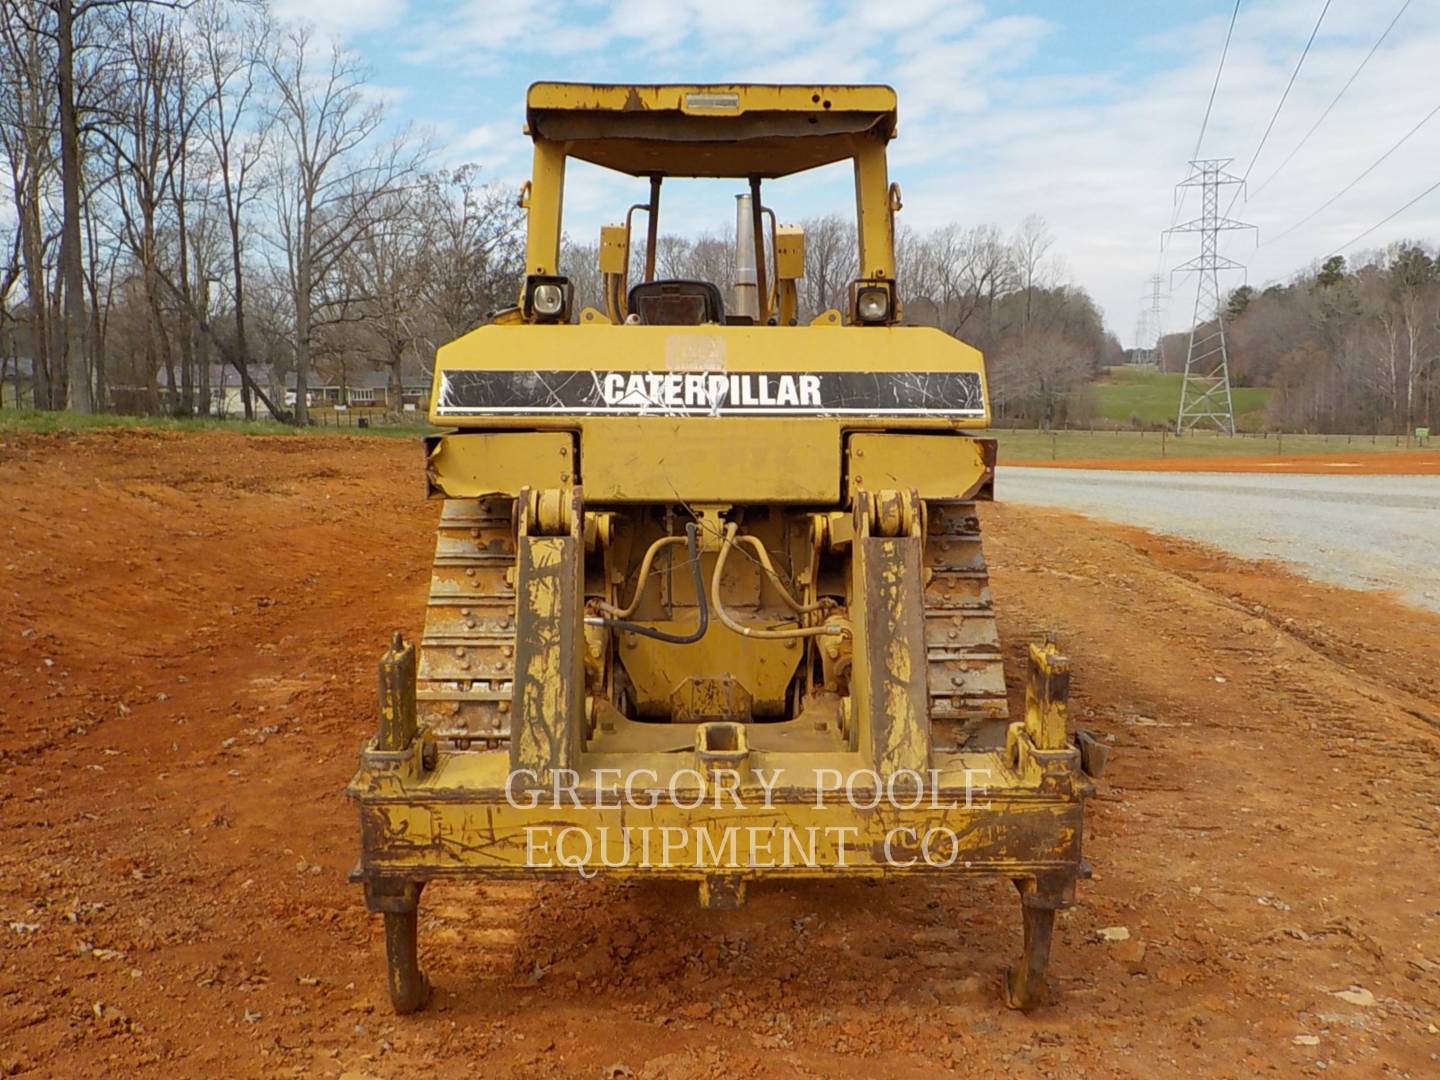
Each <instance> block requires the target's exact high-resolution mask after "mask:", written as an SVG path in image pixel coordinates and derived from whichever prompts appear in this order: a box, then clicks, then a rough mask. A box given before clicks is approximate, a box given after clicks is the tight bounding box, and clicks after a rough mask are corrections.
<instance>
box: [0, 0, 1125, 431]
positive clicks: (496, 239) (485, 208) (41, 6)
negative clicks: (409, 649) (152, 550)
mask: <svg viewBox="0 0 1440 1080" xmlns="http://www.w3.org/2000/svg"><path fill="white" fill-rule="evenodd" d="M0 3H3V11H4V20H3V24H0V159H3V162H4V166H5V168H4V176H3V183H4V185H5V186H6V187H8V193H9V197H10V203H11V207H12V213H11V214H9V215H6V219H7V220H8V223H7V224H5V225H0V259H3V260H4V261H3V263H0V382H3V381H4V380H5V379H6V378H7V377H8V378H9V379H10V380H11V382H12V384H13V392H12V393H11V394H9V395H8V396H9V399H10V400H14V401H17V402H18V401H21V400H22V389H23V390H24V391H25V393H24V397H26V398H28V399H29V401H30V403H32V404H33V405H34V406H36V407H38V408H47V409H61V408H72V409H76V410H78V411H82V412H91V411H101V410H116V411H129V412H142V411H143V412H152V413H158V412H174V413H179V414H186V415H207V414H209V413H211V412H212V409H213V408H214V407H215V402H216V401H217V399H218V397H219V395H218V392H217V390H218V388H217V387H216V386H215V385H214V383H215V381H216V379H217V378H220V377H223V378H224V379H225V380H226V381H227V384H228V385H231V386H234V385H237V384H238V386H239V394H240V398H241V403H242V408H243V412H244V414H245V416H246V417H247V418H251V417H254V416H256V415H260V414H263V413H267V412H268V413H269V414H270V415H272V416H274V417H276V418H280V419H286V420H293V421H294V422H297V423H305V422H307V419H308V417H307V399H308V393H307V391H308V390H309V388H310V387H311V386H313V385H315V383H316V381H317V380H320V381H323V382H326V383H335V382H338V383H339V384H341V385H342V386H343V385H345V384H346V381H347V379H354V378H357V377H358V376H359V375H360V374H361V373H364V372H372V371H376V370H384V371H386V372H387V373H388V382H389V386H390V390H391V393H390V395H389V400H390V401H391V402H398V401H400V400H401V398H402V384H403V381H404V373H405V372H415V373H423V372H424V371H425V370H426V369H428V368H429V367H430V365H431V363H432V358H433V355H434V350H435V348H436V347H437V346H438V345H439V344H442V343H443V342H445V341H448V340H451V339H453V338H455V337H458V336H460V335H461V334H464V333H465V332H467V331H469V330H470V329H473V328H474V327H475V326H477V325H480V324H481V323H482V322H483V321H484V320H485V318H486V317H487V315H488V314H489V313H491V312H493V311H494V310H496V309H498V308H501V307H505V306H508V305H509V304H512V303H513V302H514V298H515V297H516V295H517V293H518V291H519V286H520V282H521V278H522V276H523V272H524V211H523V210H522V209H521V208H520V207H519V206H518V203H517V194H518V193H517V191H516V190H515V189H514V188H513V187H512V186H507V185H503V184H500V183H496V182H487V181H486V180H485V178H484V177H483V175H482V172H481V170H480V168H479V167H478V166H476V165H465V166H461V167H459V168H452V169H444V168H437V167H435V166H434V164H433V159H434V155H433V154H432V147H431V145H430V142H429V140H428V139H427V138H426V137H425V136H424V135H423V134H422V133H419V132H417V131H415V130H414V129H412V128H409V127H404V126H401V125H399V124H397V123H396V122H394V121H393V119H392V118H390V117H388V116H387V115H386V110H385V107H384V104H383V102H382V101H381V100H380V99H379V98H377V97H376V95H375V94H374V93H373V92H372V90H371V88H370V87H369V84H368V78H369V73H368V71H367V70H366V68H365V66H364V65H363V64H362V63H361V62H360V60H359V58H358V57H357V56H356V55H355V54H353V53H351V52H349V51H347V50H346V49H344V48H342V47H339V46H337V45H334V44H332V43H328V42H324V41H321V40H320V39H318V38H317V37H316V36H315V35H314V34H313V32H312V31H311V30H309V29H307V28H305V27H303V26H292V25H284V24H281V23H279V22H277V20H276V19H275V18H274V17H273V16H272V14H271V13H270V11H269V10H268V8H267V7H266V6H265V5H264V3H262V2H258V0H257V2H245V0H194V2H188V3H180V2H163V0H0ZM803 224H804V225H805V229H806V249H807V257H806V276H805V278H804V279H803V280H802V282H801V298H802V304H803V309H804V311H805V312H806V314H807V315H814V314H818V313H820V312H822V311H824V310H826V309H827V308H831V307H836V308H841V309H844V307H845V306H846V303H847V298H848V290H849V286H850V282H851V281H852V280H853V278H854V277H855V276H856V274H857V272H858V270H857V266H856V255H857V252H856V242H855V230H854V223H853V221H851V220H847V219H845V218H843V217H841V216H839V215H826V216H819V217H814V218H811V219H809V220H807V221H805V222H803ZM637 247H638V245H637ZM1052 248H1053V239H1052V237H1051V235H1050V233H1049V231H1048V230H1047V229H1046V227H1045V225H1044V223H1043V222H1042V221H1040V220H1039V219H1038V218H1031V219H1027V220H1026V221H1025V222H1024V223H1023V224H1022V225H1021V226H1020V227H1019V228H1018V229H1016V230H1015V231H1014V233H1013V234H1011V235H1008V236H1007V235H1005V234H1003V233H1002V232H1001V231H1000V230H999V229H998V228H995V227H994V226H978V227H973V228H962V227H961V226H958V225H951V226H946V227H944V228H940V229H935V230H929V231H923V232H921V231H914V230H909V229H905V228H903V227H902V228H901V229H900V230H899V232H898V235H897V262H898V277H899V281H900V290H901V295H902V297H903V298H904V300H905V304H906V319H907V321H909V322H919V323H926V324H929V325H933V326H938V327H940V328H942V329H944V330H946V331H947V332H949V333H952V334H955V335H956V336H958V337H961V338H963V339H965V340H966V341H969V342H970V343H971V344H974V345H976V346H977V347H979V348H981V349H982V350H983V351H984V352H985V353H986V354H987V362H988V368H989V378H990V387H991V396H992V400H993V404H994V407H995V411H996V413H997V415H999V416H1007V417H1017V418H1026V419H1031V420H1040V421H1042V422H1057V421H1059V420H1063V419H1065V418H1066V417H1067V415H1069V414H1072V413H1073V412H1074V410H1075V408H1076V404H1075V403H1076V401H1077V400H1080V397H1081V395H1079V394H1078V393H1077V390H1078V388H1079V387H1080V386H1081V385H1082V384H1083V383H1084V382H1085V381H1087V380H1088V379H1089V378H1090V377H1091V376H1092V375H1093V374H1094V373H1095V372H1097V371H1098V369H1099V367H1100V366H1101V365H1103V364H1108V363H1115V362H1118V359H1119V356H1120V350H1119V345H1118V343H1117V342H1116V341H1115V340H1114V338H1113V336H1111V335H1109V334H1108V333H1107V332H1106V331H1105V329H1104V326H1103V323H1102V320H1101V317H1100V313H1099V311H1098V310H1097V309H1096V307H1095V305H1094V303H1093V302H1092V301H1091V300H1090V299H1089V297H1088V296H1087V295H1086V294H1085V292H1084V291H1083V290H1082V289H1079V288H1077V287H1075V286H1074V285H1071V284H1068V283H1067V282H1066V281H1065V275H1064V268H1063V265H1062V264H1061V263H1060V261H1059V260H1058V259H1056V258H1055V257H1054V255H1053V253H1052ZM637 254H638V253H637ZM656 256H657V258H656V264H657V273H658V274H659V276H662V277H671V278H676V277H684V278H699V279H702V280H707V281H712V282H714V283H716V284H717V285H720V286H721V287H722V289H727V290H728V287H729V285H730V284H731V276H732V274H733V266H734V260H733V238H732V237H731V236H729V235H728V230H726V231H724V232H716V233H711V234H703V235H700V236H696V237H684V236H676V235H664V234H662V235H661V236H660V238H659V241H658V246H657V252H656ZM597 261H598V260H597V251H596V246H595V245H594V244H593V243H579V242H574V241H572V240H570V239H567V240H566V242H565V245H564V260H563V263H564V269H565V270H566V272H567V273H568V274H569V276H570V277H571V279H572V281H573V282H574V283H575V286H576V296H577V299H578V300H579V301H580V302H582V303H586V302H588V303H592V304H595V305H596V306H599V281H598V279H599V272H598V267H597ZM576 307H577V308H578V307H579V304H578V303H577V305H576ZM217 372H223V376H220V375H217V374H216V373H217ZM279 372H285V373H287V374H288V375H289V383H290V385H289V386H288V387H287V386H286V385H285V384H284V383H283V382H280V381H279V380H278V379H277V378H276V375H277V373H279ZM26 382H28V384H29V385H28V387H26V386H24V385H23V384H24V383H26Z"/></svg>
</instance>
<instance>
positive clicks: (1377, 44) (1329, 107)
mask: <svg viewBox="0 0 1440 1080" xmlns="http://www.w3.org/2000/svg"><path fill="white" fill-rule="evenodd" d="M1411 2H1412V0H1405V2H1404V3H1403V4H1401V5H1400V10H1399V11H1397V12H1395V17H1394V18H1393V19H1391V20H1390V25H1389V26H1387V27H1385V30H1384V32H1382V33H1381V35H1380V36H1379V37H1378V38H1377V39H1376V41H1375V44H1374V45H1371V46H1370V51H1369V52H1368V53H1366V54H1365V59H1363V60H1361V61H1360V66H1359V67H1357V68H1356V69H1355V70H1354V72H1353V73H1351V75H1350V78H1348V79H1346V80H1345V85H1344V86H1342V87H1341V88H1340V92H1339V93H1338V94H1336V95H1335V97H1334V99H1333V100H1332V101H1331V102H1330V104H1329V105H1326V106H1325V111H1324V112H1322V113H1321V114H1320V118H1319V119H1318V120H1316V121H1315V123H1313V124H1312V125H1310V130H1309V131H1307V132H1305V136H1304V138H1302V139H1301V140H1300V141H1299V142H1298V143H1296V144H1295V149H1293V150H1291V151H1290V153H1289V155H1288V156H1287V157H1286V158H1285V160H1284V161H1282V162H1281V163H1280V164H1279V165H1278V166H1277V167H1276V169H1275V171H1274V172H1272V173H1271V174H1270V175H1269V176H1268V177H1267V178H1266V179H1265V182H1264V183H1263V184H1261V185H1260V186H1259V187H1258V188H1256V189H1255V194H1256V195H1259V194H1260V192H1262V191H1264V190H1265V189H1266V188H1267V187H1269V186H1270V181H1271V180H1274V179H1275V177H1277V176H1279V175H1280V173H1281V171H1282V170H1283V169H1284V168H1285V166H1286V165H1289V164H1290V162H1291V161H1292V160H1294V157H1295V155H1296V154H1298V153H1299V152H1300V148H1301V147H1303V146H1304V145H1305V144H1306V143H1307V142H1309V141H1310V136H1311V135H1314V134H1315V132H1316V130H1317V129H1318V128H1319V127H1320V125H1321V124H1323V123H1324V122H1325V118H1326V117H1327V116H1329V115H1330V110H1332V109H1334V108H1335V106H1336V105H1338V104H1339V103H1340V99H1341V98H1343V97H1344V96H1345V92H1346V91H1347V90H1349V89H1350V87H1351V85H1352V84H1353V83H1354V82H1355V80H1356V79H1358V78H1359V77H1360V72H1362V71H1364V70H1365V65H1366V64H1368V63H1370V58H1371V57H1372V56H1374V55H1375V53H1376V52H1377V51H1378V50H1379V48H1380V46H1381V45H1382V44H1383V43H1384V41H1385V39H1386V38H1387V37H1389V36H1390V31H1391V30H1393V29H1395V24H1396V23H1397V22H1399V21H1400V16H1401V15H1404V14H1405V9H1406V8H1408V7H1409V6H1410V4H1411Z"/></svg>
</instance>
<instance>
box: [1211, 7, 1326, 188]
mask: <svg viewBox="0 0 1440 1080" xmlns="http://www.w3.org/2000/svg"><path fill="white" fill-rule="evenodd" d="M1330 4H1331V0H1325V6H1324V7H1322V8H1321V9H1320V17H1319V18H1318V19H1316V20H1315V25H1314V27H1313V28H1312V29H1311V30H1310V37H1309V38H1308V39H1307V40H1306V42H1305V48H1304V49H1302V50H1301V51H1300V59H1299V60H1298V61H1296V63H1295V70H1294V71H1292V72H1290V81H1289V82H1287V83H1286V84H1285V91H1284V93H1282V94H1281V95H1280V100H1279V101H1278V102H1277V103H1276V105H1275V111H1274V112H1273V113H1271V114H1270V123H1268V124H1266V125H1265V134H1263V135H1261V136H1260V145H1259V146H1257V147H1255V153H1254V154H1253V155H1251V158H1250V164H1249V165H1246V166H1245V172H1244V175H1242V176H1241V177H1240V184H1239V186H1238V187H1236V188H1235V194H1234V195H1232V196H1231V197H1230V204H1229V205H1228V206H1226V207H1225V213H1227V214H1228V213H1230V211H1231V210H1233V209H1234V208H1235V202H1236V200H1237V199H1239V198H1240V193H1241V192H1242V191H1244V190H1245V181H1246V180H1248V179H1250V170H1251V169H1253V168H1255V162H1257V161H1259V160H1260V151H1262V150H1264V149H1265V143H1266V142H1267V141H1268V140H1269V138H1270V132H1271V131H1273V130H1274V129H1275V121H1276V120H1278V119H1279V118H1280V110H1281V109H1283V108H1284V107H1285V99H1286V98H1288V97H1289V96H1290V88H1291V87H1292V86H1294V85H1295V79H1296V77H1297V76H1298V75H1299V74H1300V69H1301V68H1302V67H1303V66H1304V65H1305V58H1306V57H1307V56H1309V55H1310V46H1311V45H1313V44H1315V35H1316V34H1318V33H1319V32H1320V24H1321V23H1322V22H1324V21H1325V13H1326V12H1327V11H1329V10H1330Z"/></svg>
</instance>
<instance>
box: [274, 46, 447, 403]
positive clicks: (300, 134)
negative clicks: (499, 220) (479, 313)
mask: <svg viewBox="0 0 1440 1080" xmlns="http://www.w3.org/2000/svg"><path fill="white" fill-rule="evenodd" d="M315 51H316V49H315V43H314V40H313V34H312V31H311V30H309V29H308V28H304V27H302V28H298V29H294V30H291V31H289V32H287V34H286V35H285V39H284V41H283V42H282V43H281V45H280V46H279V47H278V48H275V49H273V50H271V51H269V52H267V53H266V56H265V66H266V69H267V71H268V72H269V75H270V78H271V81H272V82H273V84H274V92H275V94H276V97H277V103H276V108H275V130H276V139H275V144H274V147H273V164H274V179H275V188H274V203H275V233H274V234H273V236H272V244H273V246H274V247H275V248H277V249H278V252H279V256H280V266H281V270H282V273H283V275H284V278H285V281H286V283H287V285H288V290H289V295H290V300H291V304H292V308H293V310H292V314H293V318H294V342H295V353H294V363H295V413H294V415H295V421H296V423H299V424H304V423H306V422H307V421H308V411H307V401H306V398H307V396H308V393H309V377H310V361H311V352H312V350H313V348H314V345H315V335H316V334H317V333H318V332H319V331H320V330H321V329H322V328H323V327H324V325H326V324H327V323H328V322H331V321H335V320H341V319H346V318H350V317H352V316H351V314H350V310H349V309H350V307H351V306H352V304H353V303H354V301H355V300H356V299H357V297H356V296H355V295H354V294H353V292H352V291H351V290H350V289H349V283H347V282H345V281H344V280H343V278H342V277H341V275H340V274H339V273H337V271H338V269H339V267H340V266H341V265H342V263H343V261H344V260H345V258H346V257H347V256H348V255H349V254H350V252H351V250H352V249H353V248H354V247H355V246H356V245H357V244H358V243H359V242H360V241H361V240H362V238H363V237H364V235H365V233H366V231H367V230H368V229H369V228H371V227H372V225H373V223H374V221H375V220H376V217H377V215H378V214H379V212H380V211H381V210H382V208H383V206H384V204H385V200H386V199H387V198H388V197H389V196H390V195H391V194H392V193H394V192H395V191H396V190H398V189H400V188H402V187H404V186H406V185H407V184H409V183H411V182H412V181H413V177H414V173H415V170H416V167H417V166H418V164H419V162H420V161H421V160H422V159H423V157H424V156H425V153H426V149H425V148H424V147H417V146H416V145H415V144H414V143H413V142H411V141H409V140H408V139H407V138H406V137H404V136H397V137H396V138H394V139H393V140H390V141H389V142H387V143H386V144H384V145H383V146H381V147H379V148H378V149H376V150H374V151H372V152H369V153H362V148H363V147H364V145H365V144H366V143H367V142H368V141H369V140H370V138H371V136H372V135H374V134H375V133H376V131H377V130H378V129H379V127H380V125H381V123H382V121H383V119H384V109H383V107H382V105H381V104H380V103H379V102H378V101H375V100H373V99H370V98H368V97H367V96H366V94H365V92H364V83H365V80H366V78H367V72H366V70H365V69H364V67H363V66H362V65H361V64H360V62H359V61H358V60H357V59H356V58H355V56H353V55H352V54H350V53H348V52H346V51H345V50H343V49H341V48H340V47H339V46H334V47H332V48H331V49H330V55H329V58H328V60H327V61H320V62H318V63H317V60H316V57H315Z"/></svg>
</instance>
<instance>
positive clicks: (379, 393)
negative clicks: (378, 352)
mask: <svg viewBox="0 0 1440 1080" xmlns="http://www.w3.org/2000/svg"><path fill="white" fill-rule="evenodd" d="M308 381H309V384H310V385H309V386H308V387H307V388H306V390H307V393H306V400H307V402H308V404H309V405H310V407H311V408H316V407H320V408H323V407H325V406H329V407H330V408H341V409H387V410H389V411H391V412H424V411H425V409H426V408H427V407H428V406H429V403H430V376H429V375H428V374H427V373H424V372H422V373H420V374H419V375H410V374H406V375H404V376H403V381H402V384H401V394H400V400H399V402H391V400H390V397H391V387H390V372H389V371H383V370H382V371H357V372H354V373H352V374H349V375H347V376H346V378H345V381H344V383H343V384H342V383H340V382H338V381H329V380H327V379H324V378H323V377H322V376H320V375H319V374H318V373H317V372H311V373H310V379H309V380H308ZM285 404H286V405H287V406H293V405H294V404H295V373H294V372H291V373H290V374H288V375H286V376H285Z"/></svg>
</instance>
